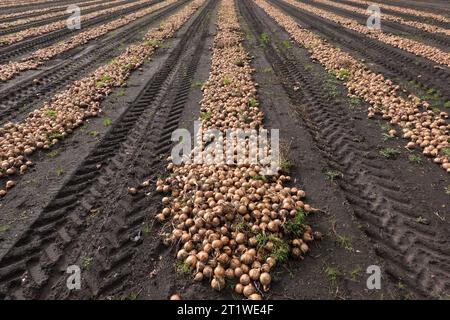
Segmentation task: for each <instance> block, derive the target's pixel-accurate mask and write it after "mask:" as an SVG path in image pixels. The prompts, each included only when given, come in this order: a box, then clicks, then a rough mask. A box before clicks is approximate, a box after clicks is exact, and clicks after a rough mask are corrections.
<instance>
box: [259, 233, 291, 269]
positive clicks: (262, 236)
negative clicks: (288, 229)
mask: <svg viewBox="0 0 450 320" xmlns="http://www.w3.org/2000/svg"><path fill="white" fill-rule="evenodd" d="M267 242H271V243H272V244H273V249H272V251H270V252H268V253H266V254H265V257H268V256H270V257H273V258H274V259H275V260H276V261H277V262H279V263H284V262H286V261H287V259H288V257H289V244H288V243H287V242H286V241H285V240H283V239H281V238H279V237H276V236H274V235H273V234H271V235H267V234H266V233H264V232H261V233H258V234H257V235H256V245H257V248H258V251H261V250H264V249H263V248H264V246H265V245H266V244H267Z"/></svg>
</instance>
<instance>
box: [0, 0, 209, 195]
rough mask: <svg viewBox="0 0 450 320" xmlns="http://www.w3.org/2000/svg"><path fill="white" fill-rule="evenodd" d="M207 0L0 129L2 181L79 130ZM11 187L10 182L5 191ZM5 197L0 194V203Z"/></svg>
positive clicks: (199, 0)
mask: <svg viewBox="0 0 450 320" xmlns="http://www.w3.org/2000/svg"><path fill="white" fill-rule="evenodd" d="M204 1H205V0H194V1H193V2H191V3H189V4H188V5H187V6H185V7H183V8H182V9H181V10H180V11H178V12H177V13H175V14H174V15H172V16H170V17H169V18H167V19H166V20H165V21H164V22H163V23H162V24H161V25H160V26H159V27H157V28H152V29H150V30H149V32H148V33H147V34H146V35H145V37H144V39H143V41H142V42H140V43H138V44H133V45H130V46H129V47H128V48H127V49H126V51H125V52H124V53H123V54H121V55H120V56H118V57H116V58H115V59H114V61H113V63H109V64H106V65H103V66H101V67H99V68H98V69H97V70H96V71H94V72H93V73H92V74H91V75H90V76H88V77H85V78H83V79H81V80H79V81H75V82H74V83H73V84H72V85H71V86H70V87H69V88H68V89H66V90H64V91H62V92H60V93H58V94H56V95H55V96H54V97H53V98H52V99H51V100H50V101H48V102H45V103H44V105H43V106H42V107H41V108H39V109H37V110H35V111H33V112H31V113H30V114H29V116H28V117H27V118H26V119H25V120H24V121H22V122H20V123H11V122H9V123H7V124H5V125H4V126H3V127H1V128H0V178H2V177H5V176H12V175H15V174H16V173H18V170H20V172H21V173H24V172H25V171H26V170H27V169H28V167H29V166H30V165H31V163H30V162H29V161H27V160H26V158H25V157H26V156H27V155H30V154H32V153H33V152H34V151H36V150H38V149H48V148H50V146H52V145H55V144H56V143H58V141H59V140H60V139H63V138H65V137H66V136H67V135H68V134H70V133H72V131H73V130H74V129H75V128H77V127H78V126H80V125H81V124H82V123H83V121H84V119H85V118H87V117H93V116H97V115H98V114H99V113H100V112H101V108H100V103H101V101H102V100H103V99H105V97H106V96H107V95H108V94H110V93H111V91H112V89H113V88H114V87H120V86H122V85H123V84H124V83H125V80H126V79H127V78H128V77H129V76H130V74H131V72H132V71H133V70H135V69H137V68H139V67H140V66H141V65H142V64H143V63H144V61H145V60H146V59H147V58H149V57H150V56H151V55H152V54H153V52H154V51H155V49H156V48H157V46H158V43H159V42H160V41H163V40H165V39H167V38H169V37H172V36H173V35H174V33H175V32H176V31H177V30H179V29H180V28H181V26H182V25H183V24H184V23H185V22H186V21H187V20H188V19H189V17H190V16H191V15H192V14H193V13H194V12H195V11H196V10H197V9H198V8H199V7H200V6H201V5H202V4H203V3H204ZM13 186H14V182H13V181H12V180H10V181H8V182H7V185H6V189H10V188H12V187H13ZM5 194H6V191H5V190H0V197H1V196H4V195H5Z"/></svg>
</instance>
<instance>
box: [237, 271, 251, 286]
mask: <svg viewBox="0 0 450 320" xmlns="http://www.w3.org/2000/svg"><path fill="white" fill-rule="evenodd" d="M239 283H241V284H242V285H243V286H246V285H248V284H249V283H250V277H249V276H248V274H245V273H244V274H243V275H242V276H241V277H240V278H239Z"/></svg>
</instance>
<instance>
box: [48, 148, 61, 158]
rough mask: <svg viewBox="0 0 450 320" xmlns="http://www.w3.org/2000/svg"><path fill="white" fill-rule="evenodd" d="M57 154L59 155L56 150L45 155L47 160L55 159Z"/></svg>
mask: <svg viewBox="0 0 450 320" xmlns="http://www.w3.org/2000/svg"><path fill="white" fill-rule="evenodd" d="M58 154H59V151H58V150H53V151H50V152H49V153H47V156H48V157H49V158H55V157H56V156H58Z"/></svg>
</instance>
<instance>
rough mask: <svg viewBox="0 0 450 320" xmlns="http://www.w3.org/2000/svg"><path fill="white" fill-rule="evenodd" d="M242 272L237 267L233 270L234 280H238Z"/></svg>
mask: <svg viewBox="0 0 450 320" xmlns="http://www.w3.org/2000/svg"><path fill="white" fill-rule="evenodd" d="M243 273H244V272H243V271H242V269H241V267H237V268H236V269H234V276H235V277H236V278H240V277H241V276H242V274H243Z"/></svg>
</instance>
